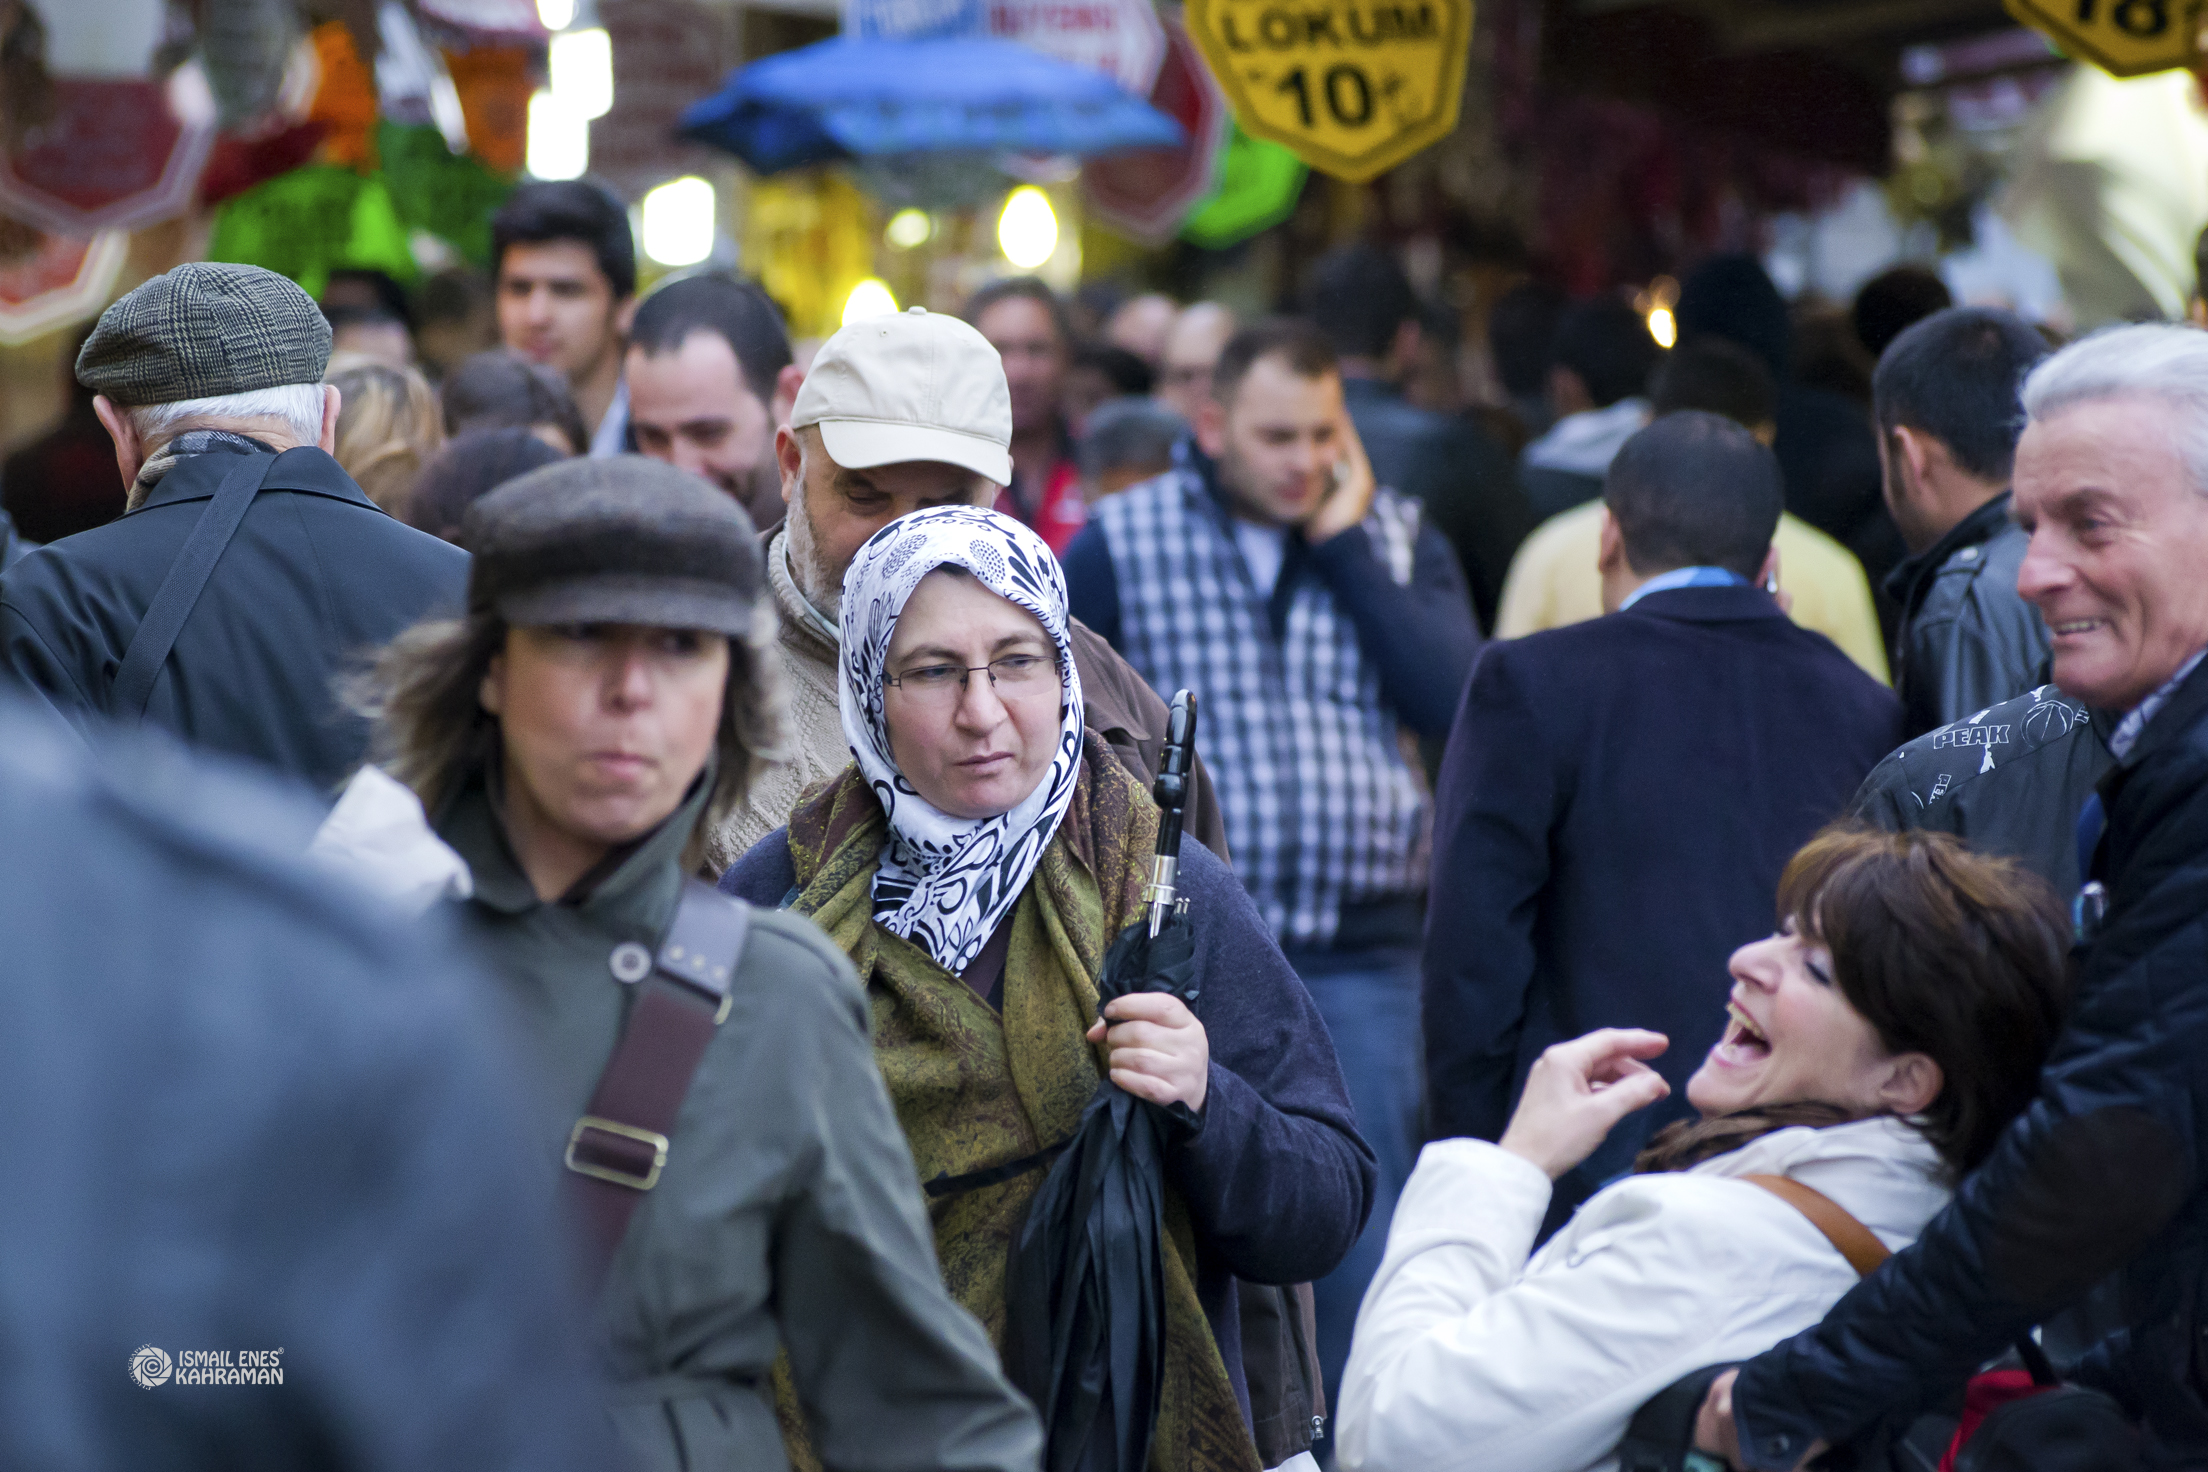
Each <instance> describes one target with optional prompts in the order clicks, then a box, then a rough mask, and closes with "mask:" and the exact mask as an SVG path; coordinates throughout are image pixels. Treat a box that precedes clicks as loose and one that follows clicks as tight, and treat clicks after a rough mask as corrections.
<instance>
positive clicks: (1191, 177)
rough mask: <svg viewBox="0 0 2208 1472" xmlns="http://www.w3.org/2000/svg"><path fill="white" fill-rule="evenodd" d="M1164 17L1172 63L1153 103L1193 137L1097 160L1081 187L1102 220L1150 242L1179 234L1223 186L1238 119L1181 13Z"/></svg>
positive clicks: (1162, 69) (1164, 72)
mask: <svg viewBox="0 0 2208 1472" xmlns="http://www.w3.org/2000/svg"><path fill="white" fill-rule="evenodd" d="M1162 18H1163V19H1164V21H1165V65H1164V66H1162V67H1160V68H1159V69H1158V81H1157V85H1156V86H1154V87H1152V88H1151V89H1150V105H1151V106H1152V107H1155V108H1156V109H1157V110H1158V111H1159V112H1162V113H1164V114H1165V115H1166V116H1167V117H1169V118H1171V119H1173V121H1175V122H1177V123H1179V124H1180V125H1181V129H1182V131H1184V132H1185V133H1187V134H1188V141H1187V142H1186V143H1184V144H1182V145H1181V146H1180V147H1178V148H1146V149H1143V150H1140V151H1139V152H1135V153H1119V154H1113V155H1111V156H1110V157H1108V158H1100V159H1092V160H1090V161H1089V163H1088V164H1087V165H1086V166H1085V167H1084V168H1083V169H1082V170H1081V187H1082V191H1083V192H1084V193H1085V194H1086V195H1087V196H1088V201H1089V205H1090V208H1092V209H1094V210H1095V211H1096V214H1097V216H1098V218H1100V219H1102V220H1103V221H1104V223H1105V224H1107V225H1109V226H1111V227H1112V228H1113V229H1114V230H1117V231H1119V232H1120V233H1121V234H1123V235H1126V236H1128V237H1130V238H1131V239H1134V240H1138V241H1141V242H1142V243H1144V244H1146V245H1160V244H1163V243H1164V242H1165V241H1167V240H1170V239H1172V237H1173V233H1174V231H1176V230H1178V229H1179V228H1180V225H1181V221H1182V219H1183V218H1185V217H1186V216H1187V214H1188V212H1189V211H1190V210H1191V209H1193V208H1194V207H1195V206H1196V204H1197V202H1198V201H1200V200H1202V199H1203V198H1204V196H1205V195H1207V194H1209V193H1211V191H1212V189H1213V188H1214V187H1215V186H1216V185H1217V184H1218V182H1219V180H1218V167H1219V150H1220V148H1221V147H1222V146H1224V144H1225V142H1226V136H1227V124H1228V123H1229V121H1230V120H1231V117H1230V114H1229V112H1228V110H1227V98H1226V94H1225V93H1223V92H1221V91H1220V90H1219V84H1218V83H1217V82H1215V81H1213V80H1212V76H1211V72H1210V71H1209V69H1207V68H1206V67H1205V65H1204V58H1203V55H1202V53H1200V52H1198V51H1197V49H1196V43H1195V42H1193V41H1191V40H1189V38H1188V32H1187V31H1185V30H1183V29H1182V28H1181V22H1180V18H1179V17H1178V16H1165V17H1162Z"/></svg>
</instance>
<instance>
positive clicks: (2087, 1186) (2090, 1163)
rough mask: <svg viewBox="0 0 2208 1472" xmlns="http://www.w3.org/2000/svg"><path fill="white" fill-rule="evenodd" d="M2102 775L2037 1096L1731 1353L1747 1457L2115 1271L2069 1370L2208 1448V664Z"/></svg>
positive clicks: (1951, 1374) (2008, 1331)
mask: <svg viewBox="0 0 2208 1472" xmlns="http://www.w3.org/2000/svg"><path fill="white" fill-rule="evenodd" d="M2099 791H2100V794H2101V800H2102V802H2103V803H2104V804H2105V805H2106V808H2107V814H2108V826H2107V830H2106V833H2105V836H2104V838H2103V840H2102V842H2101V845H2100V847H2099V850H2098V854H2097V857H2096V859H2095V864H2094V877H2095V878H2096V879H2099V880H2100V881H2101V882H2103V883H2104V884H2105V885H2106V886H2107V908H2106V918H2105V919H2104V920H2103V922H2102V924H2101V925H2100V927H2099V929H2098V931H2097V933H2095V934H2093V935H2092V937H2091V938H2090V940H2089V941H2088V943H2086V944H2085V945H2084V946H2082V947H2081V949H2080V950H2079V952H2078V953H2077V954H2078V977H2077V982H2076V990H2075V994H2074V996H2073V999H2072V1002H2071V1007H2070V1012H2069V1016H2068V1018H2067V1020H2066V1022H2065V1024H2064V1028H2063V1031H2062V1034H2061V1036H2060V1037H2059V1038H2057V1040H2056V1042H2055V1048H2054V1052H2053V1054H2052V1055H2051V1056H2050V1057H2049V1058H2048V1060H2047V1066H2046V1069H2045V1071H2044V1072H2043V1073H2042V1075H2041V1078H2040V1087H2039V1092H2038V1094H2037V1095H2036V1096H2035V1097H2034V1098H2033V1100H2032V1102H2031V1104H2030V1105H2029V1106H2028V1107H2027V1108H2026V1109H2025V1111H2024V1112H2023V1114H2021V1115H2019V1116H2018V1117H2017V1118H2016V1119H2015V1120H2014V1121H2013V1122H2012V1123H2011V1124H2010V1125H2009V1127H2008V1129H2007V1131H2006V1132H2005V1133H2004V1134H2003V1135H2002V1137H2001V1139H2000V1141H1999V1143H1998V1144H1996V1146H1995V1147H1994V1150H1993V1153H1992V1154H1991V1155H1990V1156H1989V1157H1988V1158H1987V1159H1986V1161H1985V1162H1984V1163H1983V1164H1981V1165H1980V1166H1979V1167H1978V1168H1977V1169H1976V1170H1974V1171H1972V1172H1971V1173H1970V1174H1969V1175H1968V1176H1966V1177H1965V1178H1964V1179H1963V1181H1962V1183H1961V1185H1960V1186H1959V1187H1958V1188H1957V1190H1956V1193H1955V1200H1954V1202H1953V1204H1951V1205H1950V1206H1949V1207H1948V1208H1947V1209H1946V1210H1945V1211H1943V1212H1941V1213H1940V1214H1939V1215H1938V1216H1937V1217H1934V1218H1933V1219H1932V1221H1931V1223H1930V1224H1929V1225H1928V1226H1927V1227H1926V1228H1925V1229H1924V1232H1923V1234H1922V1235H1921V1236H1919V1237H1918V1239H1917V1241H1916V1242H1915V1244H1914V1245H1912V1246H1910V1247H1907V1248H1904V1249H1903V1250H1902V1251H1900V1252H1897V1253H1895V1254H1894V1256H1893V1259H1892V1260H1891V1261H1890V1262H1888V1263H1887V1264H1886V1265H1885V1266H1884V1267H1882V1268H1880V1269H1879V1270H1878V1271H1877V1272H1876V1273H1874V1274H1872V1275H1871V1276H1870V1277H1868V1278H1866V1279H1864V1280H1863V1282H1862V1283H1861V1284H1859V1285H1857V1286H1856V1287H1855V1288H1854V1289H1853V1290H1851V1291H1850V1292H1849V1293H1848V1295H1847V1296H1846V1297H1844V1298H1842V1299H1841V1300H1840V1302H1839V1303H1838V1304H1837V1305H1836V1306H1835V1307H1834V1308H1833V1310H1832V1312H1831V1313H1830V1314H1828V1315H1826V1317H1825V1320H1824V1322H1823V1323H1821V1324H1819V1325H1817V1326H1816V1327H1815V1328H1812V1329H1808V1330H1805V1331H1804V1332H1802V1333H1800V1334H1797V1335H1795V1336H1794V1337H1793V1338H1792V1339H1789V1340H1787V1341H1786V1342H1785V1343H1784V1344H1781V1345H1779V1346H1778V1347H1777V1348H1775V1349H1773V1350H1770V1351H1769V1352H1767V1353H1765V1354H1763V1355H1760V1356H1758V1357H1757V1358H1755V1359H1753V1360H1751V1361H1749V1362H1748V1364H1747V1365H1746V1366H1744V1367H1743V1368H1742V1370H1741V1373H1740V1379H1739V1381H1738V1382H1737V1383H1736V1384H1735V1386H1734V1387H1733V1409H1734V1413H1735V1416H1736V1417H1737V1419H1738V1422H1739V1426H1740V1432H1741V1446H1742V1450H1743V1453H1744V1457H1743V1461H1744V1463H1745V1465H1747V1466H1748V1467H1751V1468H1755V1469H1758V1472H1778V1469H1785V1468H1791V1467H1793V1466H1794V1465H1795V1464H1796V1463H1797V1462H1799V1461H1800V1460H1801V1457H1802V1453H1803V1452H1804V1451H1805V1450H1807V1449H1808V1447H1809V1444H1810V1442H1811V1441H1812V1440H1813V1439H1815V1438H1817V1437H1820V1436H1821V1437H1824V1438H1825V1439H1826V1440H1828V1441H1832V1442H1835V1443H1838V1442H1843V1441H1846V1440H1848V1439H1851V1438H1853V1437H1854V1436H1855V1435H1856V1434H1858V1433H1859V1432H1860V1431H1861V1430H1862V1429H1863V1428H1865V1427H1866V1426H1868V1425H1870V1424H1871V1423H1872V1422H1874V1421H1876V1420H1879V1419H1880V1418H1882V1417H1884V1416H1888V1415H1895V1414H1908V1413H1910V1412H1912V1411H1913V1410H1915V1409H1917V1408H1919V1407H1920V1406H1922V1405H1923V1404H1924V1403H1926V1402H1927V1401H1929V1400H1931V1399H1932V1398H1934V1397H1936V1396H1939V1395H1941V1394H1943V1393H1946V1392H1948V1391H1950V1390H1952V1389H1953V1388H1954V1387H1957V1386H1960V1385H1961V1384H1962V1383H1963V1381H1964V1379H1965V1378H1966V1377H1968V1376H1969V1375H1970V1374H1971V1372H1972V1371H1974V1370H1976V1369H1977V1368H1978V1366H1979V1365H1980V1364H1982V1363H1983V1362H1984V1361H1985V1360H1986V1359H1987V1358H1988V1357H1990V1356H1992V1355H1994V1354H1998V1353H1999V1352H2000V1350H2001V1347H2002V1346H2003V1345H2004V1344H2006V1343H2007V1342H2009V1341H2010V1340H2011V1339H2013V1338H2014V1337H2015V1335H2016V1334H2017V1333H2018V1332H2020V1331H2021V1330H2023V1329H2025V1328H2026V1327H2028V1326H2029V1325H2032V1324H2035V1323H2038V1322H2040V1321H2042V1320H2044V1319H2045V1318H2047V1317H2048V1316H2049V1315H2051V1314H2053V1313H2055V1312H2057V1311H2059V1310H2061V1309H2063V1308H2065V1307H2068V1306H2069V1305H2071V1304H2073V1303H2075V1302H2077V1301H2078V1300H2079V1298H2081V1297H2082V1296H2083V1295H2084V1293H2085V1292H2086V1291H2087V1290H2088V1289H2089V1288H2090V1287H2091V1286H2092V1285H2093V1284H2095V1283H2097V1282H2099V1281H2100V1280H2101V1279H2102V1278H2104V1277H2106V1276H2107V1275H2108V1274H2110V1273H2112V1272H2116V1271H2118V1270H2121V1272H2122V1275H2123V1283H2122V1302H2123V1306H2124V1319H2125V1322H2127V1323H2128V1324H2129V1325H2130V1326H2131V1327H2130V1328H2129V1329H2128V1330H2125V1331H2124V1332H2122V1333H2119V1334H2117V1335H2115V1336H2114V1337H2113V1338H2112V1339H2110V1340H2108V1341H2105V1342H2104V1343H2103V1344H2102V1345H2101V1346H2100V1347H2098V1348H2097V1349H2096V1350H2095V1351H2094V1352H2093V1353H2091V1354H2089V1355H2088V1356H2087V1357H2086V1359H2085V1361H2084V1362H2083V1363H2082V1365H2081V1366H2080V1373H2081V1375H2082V1376H2083V1377H2084V1378H2085V1379H2086V1380H2087V1382H2088V1383H2092V1384H2096V1385H2097V1386H2099V1387H2100V1388H2103V1389H2109V1390H2112V1391H2114V1392H2116V1393H2117V1394H2118V1395H2119V1397H2120V1398H2121V1399H2122V1400H2123V1401H2124V1402H2125V1404H2126V1406H2127V1407H2128V1408H2129V1409H2130V1410H2131V1411H2132V1412H2133V1413H2134V1414H2135V1415H2142V1416H2144V1417H2145V1418H2146V1420H2147V1423H2148V1425H2149V1428H2150V1430H2151V1431H2152V1433H2153V1434H2154V1436H2155V1438H2156V1439H2157V1440H2158V1441H2159V1442H2160V1443H2161V1451H2162V1453H2163V1455H2164V1458H2165V1459H2164V1460H2162V1461H2158V1462H2156V1463H2154V1464H2153V1465H2156V1466H2170V1467H2201V1466H2208V1402H2204V1401H2203V1399H2202V1397H2201V1393H2200V1392H2201V1389H2202V1387H2201V1383H2200V1370H2199V1368H2198V1366H2199V1359H2198V1355H2199V1349H2198V1346H2199V1344H2200V1342H2201V1341H2200V1338H2199V1317H2198V1316H2199V1308H2200V1302H2199V1294H2200V1285H2201V1283H2202V1281H2203V1277H2202V1274H2203V1269H2204V1267H2208V1131H2203V1130H2202V1128H2201V1123H2200V1122H2201V1120H2202V1119H2203V1118H2208V1069H2204V1068H2202V1067H2201V1059H2202V1058H2203V1057H2204V1056H2208V966H2204V965H2203V964H2202V957H2203V955H2208V667H2203V668H2201V669H2197V670H2195V671H2194V672H2193V674H2191V675H2190V676H2188V677H2187V678H2186V680H2185V682H2184V683H2183V684H2182V685H2180V686H2179V687H2178V689H2177V692H2176V694H2174V695H2173V696H2172V697H2171V698H2170V701H2169V704H2168V705H2166V706H2164V707H2163V708H2162V710H2161V711H2159V712H2158V713H2157V714H2156V715H2155V716H2154V717H2153V718H2152V719H2150V720H2149V721H2148V722H2147V723H2146V729H2145V731H2144V732H2142V733H2141V735H2140V737H2139V739H2138V742H2137V744H2136V745H2134V746H2133V747H2132V749H2131V751H2130V753H2129V754H2128V755H2127V756H2126V757H2125V758H2124V760H2123V761H2122V762H2120V763H2117V764H2115V765H2113V766H2112V767H2111V768H2110V770H2109V771H2108V773H2107V775H2105V776H2104V777H2103V778H2102V779H2101V782H2100V784H2099ZM1930 979H1932V980H1936V978H1930Z"/></svg>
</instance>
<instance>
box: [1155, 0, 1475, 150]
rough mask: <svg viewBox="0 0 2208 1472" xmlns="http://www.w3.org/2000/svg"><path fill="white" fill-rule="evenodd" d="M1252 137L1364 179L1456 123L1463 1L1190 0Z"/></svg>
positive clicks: (1465, 14)
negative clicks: (1282, 146) (1268, 140)
mask: <svg viewBox="0 0 2208 1472" xmlns="http://www.w3.org/2000/svg"><path fill="white" fill-rule="evenodd" d="M1187 23H1188V31H1189V34H1190V35H1192V36H1194V37H1195V38H1196V43H1197V44H1198V45H1199V46H1201V47H1202V48H1203V52H1204V59H1205V60H1206V61H1208V62H1209V63H1210V64H1211V71H1212V75H1213V76H1215V77H1217V78H1218V79H1219V85H1220V87H1221V88H1223V89H1224V90H1225V92H1226V94H1227V98H1228V100H1229V101H1230V102H1232V103H1233V104H1234V116H1235V121H1237V122H1239V123H1240V124H1241V125H1242V131H1244V132H1245V133H1248V134H1250V135H1251V136H1252V137H1257V138H1269V139H1271V140H1272V141H1273V142H1275V143H1279V144H1282V145H1284V146H1285V147H1287V148H1290V149H1293V150H1294V151H1295V152H1296V154H1297V155H1298V156H1300V157H1301V158H1302V159H1303V161H1304V162H1305V163H1308V164H1309V165H1311V167H1313V168H1315V169H1318V170H1320V171H1322V172H1324V173H1328V174H1332V175H1334V176H1335V177H1337V178H1341V179H1348V180H1350V181H1352V182H1354V183H1362V182H1363V181H1365V180H1367V179H1370V178H1372V177H1373V176H1374V175H1375V174H1378V173H1380V172H1382V171H1383V170H1386V169H1391V168H1393V167H1395V165H1397V164H1399V163H1401V162H1402V161H1403V160H1404V159H1406V158H1409V157H1410V156H1411V155H1412V154H1414V153H1416V152H1418V151H1419V150H1420V149H1422V148H1424V147H1426V146H1427V145H1428V144H1430V143H1433V142H1435V141H1437V140H1438V139H1441V138H1443V137H1446V136H1447V135H1448V133H1449V130H1450V129H1452V128H1454V127H1456V125H1457V104H1458V102H1459V101H1460V100H1461V98H1462V96H1463V93H1464V68H1465V61H1466V58H1467V56H1468V54H1469V52H1470V50H1471V44H1472V0H1188V4H1187Z"/></svg>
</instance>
